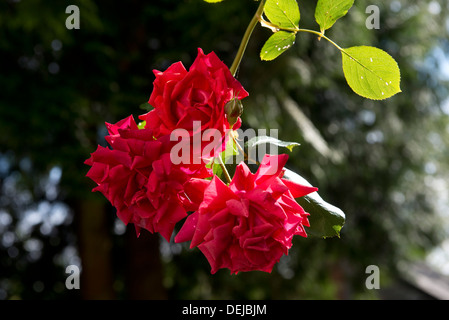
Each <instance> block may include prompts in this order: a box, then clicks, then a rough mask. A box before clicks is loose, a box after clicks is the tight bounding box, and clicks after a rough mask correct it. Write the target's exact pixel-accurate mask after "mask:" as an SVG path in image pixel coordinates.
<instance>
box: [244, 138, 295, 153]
mask: <svg viewBox="0 0 449 320" xmlns="http://www.w3.org/2000/svg"><path fill="white" fill-rule="evenodd" d="M266 143H271V144H274V145H276V146H278V147H283V148H287V149H288V150H289V151H290V152H291V151H292V149H293V148H294V147H296V146H299V145H300V144H299V143H297V142H288V141H281V140H279V139H276V138H273V137H269V136H257V137H254V138H251V139H249V140H248V141H247V142H246V143H245V147H246V148H248V149H251V148H254V147H256V146H258V145H261V144H266Z"/></svg>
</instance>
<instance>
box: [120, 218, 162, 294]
mask: <svg viewBox="0 0 449 320" xmlns="http://www.w3.org/2000/svg"><path fill="white" fill-rule="evenodd" d="M126 237H127V239H126V240H127V243H126V246H127V253H128V256H127V259H128V261H127V264H126V265H127V270H126V288H127V298H128V299H148V300H160V299H166V298H167V293H166V291H165V288H164V286H163V283H162V279H163V273H162V263H161V257H160V251H159V234H151V233H149V232H148V231H146V230H143V229H142V230H141V232H140V236H139V238H137V236H136V232H135V228H134V225H129V226H128V228H127V232H126Z"/></svg>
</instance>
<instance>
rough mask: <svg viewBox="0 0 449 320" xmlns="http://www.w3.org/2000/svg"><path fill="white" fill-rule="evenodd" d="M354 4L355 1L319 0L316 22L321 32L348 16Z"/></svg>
mask: <svg viewBox="0 0 449 320" xmlns="http://www.w3.org/2000/svg"><path fill="white" fill-rule="evenodd" d="M353 4H354V0H318V3H317V5H316V9H315V20H316V22H317V23H318V24H319V26H320V28H321V32H324V30H327V29H329V28H330V27H332V26H333V25H334V23H335V21H337V20H338V19H340V18H341V17H343V16H344V15H346V13H347V12H348V10H349V9H350V8H351V7H352V5H353Z"/></svg>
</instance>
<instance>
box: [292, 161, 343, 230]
mask: <svg viewBox="0 0 449 320" xmlns="http://www.w3.org/2000/svg"><path fill="white" fill-rule="evenodd" d="M283 178H284V179H287V180H290V181H293V182H296V183H298V184H302V185H307V186H311V184H310V183H309V182H308V181H307V180H306V179H304V178H303V177H301V176H300V175H299V174H297V173H295V172H293V171H291V170H289V169H285V173H284V177H283ZM296 201H297V202H298V203H299V205H300V206H301V207H303V209H304V210H305V211H306V212H308V213H309V214H310V216H309V222H310V227H306V231H307V234H308V235H310V236H315V237H323V238H328V237H334V236H338V237H339V236H340V230H341V228H342V227H343V225H344V223H345V217H346V216H345V214H344V212H343V211H342V210H341V209H339V208H337V207H335V206H333V205H331V204H329V203H327V202H326V201H324V200H323V199H322V198H321V196H320V195H319V194H318V192H312V193H310V194H308V195H306V196H304V197H301V198H297V199H296Z"/></svg>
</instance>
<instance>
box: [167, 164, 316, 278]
mask: <svg viewBox="0 0 449 320" xmlns="http://www.w3.org/2000/svg"><path fill="white" fill-rule="evenodd" d="M287 159H288V156H287V155H279V156H270V155H266V156H265V157H264V159H263V161H262V163H261V165H260V167H259V169H258V171H257V172H256V173H255V174H252V173H251V172H250V171H249V169H248V167H247V165H246V164H245V163H243V162H242V163H241V164H239V165H238V166H237V169H236V172H235V175H234V177H233V179H232V182H231V183H230V184H229V186H227V185H226V184H224V183H223V182H222V181H221V180H220V179H219V178H217V177H216V176H214V178H213V179H212V181H206V180H201V179H192V180H190V181H189V182H187V183H186V184H185V185H184V188H185V190H186V192H187V195H188V196H189V198H190V199H191V200H192V201H193V202H197V203H199V208H198V210H197V211H195V212H194V213H193V214H191V215H189V216H188V217H187V219H186V221H185V222H184V225H183V227H182V228H181V230H180V231H179V233H178V234H177V236H176V237H175V241H176V242H183V241H192V242H191V245H190V247H191V248H193V247H196V246H198V248H199V249H200V250H201V251H202V252H203V254H204V255H205V256H206V258H207V260H208V261H209V263H210V265H211V267H212V270H211V273H215V272H217V270H218V269H220V268H228V269H230V270H231V273H237V272H240V271H252V270H261V271H265V272H271V270H272V268H273V266H274V264H275V263H276V262H278V261H279V259H280V258H281V256H282V255H283V254H288V249H289V248H290V247H291V245H292V238H293V236H294V235H301V236H303V237H306V236H307V235H306V232H305V229H304V226H309V222H308V219H307V216H308V213H306V212H305V211H304V210H303V208H302V207H301V206H300V205H299V204H298V203H297V202H296V201H295V199H294V198H295V197H301V196H304V195H306V194H309V193H311V192H314V191H316V190H317V188H314V187H308V186H303V185H299V184H296V183H294V182H291V181H289V182H288V183H284V180H283V179H282V175H283V171H282V168H283V167H284V165H285V163H286V162H287ZM287 184H288V186H287Z"/></svg>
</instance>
